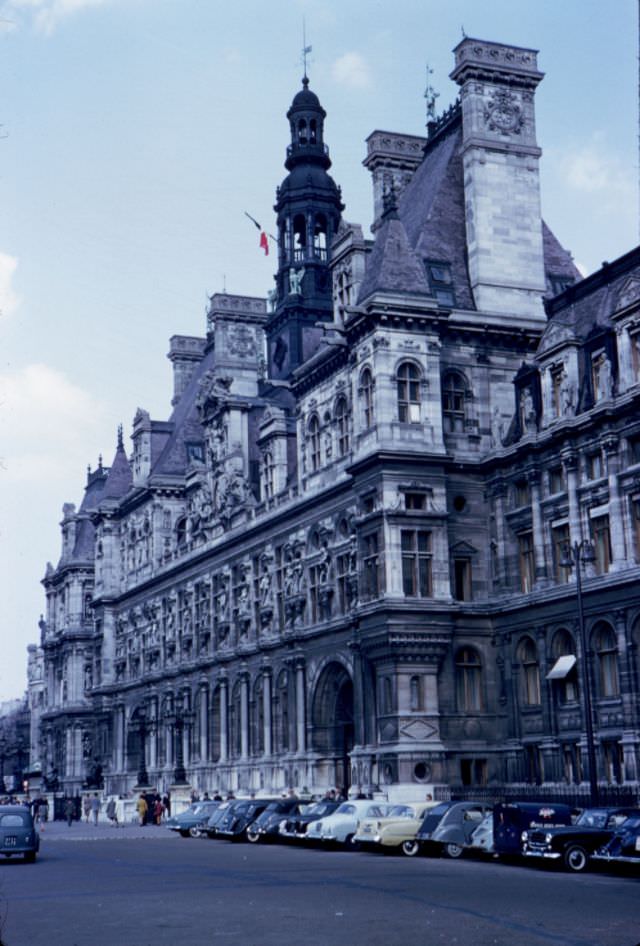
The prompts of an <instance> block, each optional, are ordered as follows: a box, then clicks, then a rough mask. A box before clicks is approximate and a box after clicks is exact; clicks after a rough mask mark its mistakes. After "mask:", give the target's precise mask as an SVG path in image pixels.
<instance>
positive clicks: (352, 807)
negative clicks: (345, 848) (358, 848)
mask: <svg viewBox="0 0 640 946" xmlns="http://www.w3.org/2000/svg"><path fill="white" fill-rule="evenodd" d="M389 807H390V806H389V805H387V804H386V803H385V802H379V801H370V800H366V799H354V800H353V801H344V802H343V803H342V804H341V805H340V807H339V808H336V810H335V811H334V813H333V814H332V815H328V816H327V817H326V818H320V820H319V821H314V822H312V823H311V824H310V825H309V829H308V831H307V840H308V841H322V842H323V843H324V844H327V845H329V844H351V842H352V841H353V836H354V834H355V833H356V831H357V830H358V822H359V821H360V820H361V819H362V818H384V816H385V815H386V813H387V811H388V810H389Z"/></svg>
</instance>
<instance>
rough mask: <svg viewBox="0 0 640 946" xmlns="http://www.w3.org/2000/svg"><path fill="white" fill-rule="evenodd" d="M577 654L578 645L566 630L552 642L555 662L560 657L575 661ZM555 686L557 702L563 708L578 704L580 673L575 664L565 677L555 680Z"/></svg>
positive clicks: (557, 634)
mask: <svg viewBox="0 0 640 946" xmlns="http://www.w3.org/2000/svg"><path fill="white" fill-rule="evenodd" d="M576 654H577V650H576V644H575V641H574V639H573V636H572V635H571V634H570V633H569V631H567V630H565V629H564V628H562V629H561V630H559V631H557V632H556V634H555V635H554V638H553V641H552V642H551V656H552V657H553V660H554V662H555V661H557V660H558V659H559V658H560V657H573V658H574V661H575V657H576ZM553 686H554V690H555V694H556V698H557V701H558V703H559V704H560V705H561V706H565V705H567V704H571V703H577V702H578V672H577V669H576V663H575V662H574V664H573V666H572V667H571V668H570V669H569V670H568V671H567V672H566V673H565V674H564V676H563V677H561V678H559V679H554V680H553Z"/></svg>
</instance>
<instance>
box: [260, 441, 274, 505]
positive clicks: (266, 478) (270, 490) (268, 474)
mask: <svg viewBox="0 0 640 946" xmlns="http://www.w3.org/2000/svg"><path fill="white" fill-rule="evenodd" d="M262 482H263V485H264V498H265V499H266V500H269V499H273V497H274V496H275V483H276V466H275V463H274V461H273V453H272V452H271V450H265V452H264V455H263V457H262Z"/></svg>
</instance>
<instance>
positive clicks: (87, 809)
mask: <svg viewBox="0 0 640 946" xmlns="http://www.w3.org/2000/svg"><path fill="white" fill-rule="evenodd" d="M82 811H83V812H84V820H85V821H86V822H87V824H89V815H90V814H91V799H90V798H89V796H88V795H85V796H84V798H83V799H82Z"/></svg>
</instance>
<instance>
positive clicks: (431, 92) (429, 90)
mask: <svg viewBox="0 0 640 946" xmlns="http://www.w3.org/2000/svg"><path fill="white" fill-rule="evenodd" d="M432 75H433V69H432V68H431V66H430V65H429V63H427V87H426V89H425V90H424V97H425V99H426V100H427V121H435V118H436V99H437V98H439V97H440V93H439V92H436V90H435V89H434V87H433V86H432V85H431V76H432Z"/></svg>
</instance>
